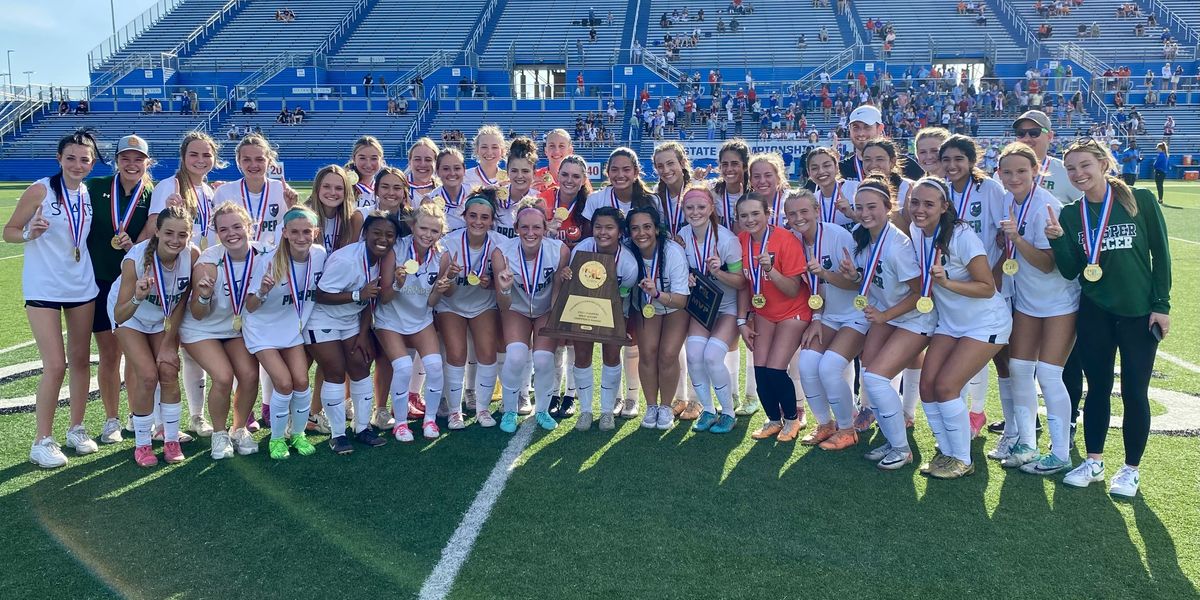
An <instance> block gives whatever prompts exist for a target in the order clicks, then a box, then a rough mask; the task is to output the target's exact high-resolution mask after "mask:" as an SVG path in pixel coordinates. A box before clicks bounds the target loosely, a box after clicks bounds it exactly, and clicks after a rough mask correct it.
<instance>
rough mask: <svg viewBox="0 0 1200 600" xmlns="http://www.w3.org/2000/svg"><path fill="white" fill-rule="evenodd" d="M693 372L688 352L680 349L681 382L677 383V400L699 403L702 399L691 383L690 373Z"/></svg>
mask: <svg viewBox="0 0 1200 600" xmlns="http://www.w3.org/2000/svg"><path fill="white" fill-rule="evenodd" d="M690 370H691V368H690V367H688V364H687V352H685V351H684V349H683V348H680V349H679V380H678V381H676V382H675V398H678V399H679V400H686V401H688V402H699V401H700V397H699V396H697V395H696V389H695V387H693V386H692V385H691V384H690V383H689V382H690V381H691V380H690V379H689V378H688V372H689V371H690Z"/></svg>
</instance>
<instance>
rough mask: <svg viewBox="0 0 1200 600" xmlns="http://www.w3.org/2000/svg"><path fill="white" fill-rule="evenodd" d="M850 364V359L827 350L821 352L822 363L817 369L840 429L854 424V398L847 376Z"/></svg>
mask: <svg viewBox="0 0 1200 600" xmlns="http://www.w3.org/2000/svg"><path fill="white" fill-rule="evenodd" d="M849 365H850V361H848V360H846V359H845V358H844V357H843V356H842V355H840V354H838V353H837V352H833V351H830V350H826V351H825V352H824V353H822V354H821V364H820V367H818V369H817V372H818V373H819V374H820V376H821V385H822V386H824V388H825V398H826V399H827V400H828V401H829V408H830V409H832V410H833V418H834V419H836V420H837V426H838V429H849V428H850V427H851V426H853V425H854V398H853V396H852V395H851V392H850V386H848V385H846V378H845V371H846V368H847V367H848V366H849Z"/></svg>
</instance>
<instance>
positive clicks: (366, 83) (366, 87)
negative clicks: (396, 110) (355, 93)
mask: <svg viewBox="0 0 1200 600" xmlns="http://www.w3.org/2000/svg"><path fill="white" fill-rule="evenodd" d="M374 82H375V78H374V77H372V76H371V73H369V72H368V73H367V74H366V75H363V95H364V96H370V95H371V84H372V83H374Z"/></svg>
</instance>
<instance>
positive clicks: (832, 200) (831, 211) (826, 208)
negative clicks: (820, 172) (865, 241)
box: [813, 179, 859, 262]
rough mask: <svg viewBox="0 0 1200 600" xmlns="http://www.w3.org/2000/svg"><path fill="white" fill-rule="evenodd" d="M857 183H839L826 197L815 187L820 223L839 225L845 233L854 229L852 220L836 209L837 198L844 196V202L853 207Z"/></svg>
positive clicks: (819, 188) (851, 180)
mask: <svg viewBox="0 0 1200 600" xmlns="http://www.w3.org/2000/svg"><path fill="white" fill-rule="evenodd" d="M858 183H859V182H858V181H855V180H853V179H848V180H845V181H839V182H838V183H837V185H835V186H834V189H832V190H830V191H829V195H828V196H826V195H825V193H824V192H822V191H821V187H820V186H817V189H816V191H815V192H813V194H814V195H816V197H817V200H818V201H819V202H820V203H821V222H823V223H833V224H835V225H840V226H841V227H842V228H844V229H845V230H846V231H849V230H851V229H853V228H854V226H855V225H856V223H855V222H854V219H851V218H850V217H847V216H846V215H845V214H843V213H842V211H840V210H838V209H837V200H838V196H845V197H846V202H849V203H850V206H851V207H853V206H855V203H854V194H855V192H857V191H858ZM840 260H841V259H839V262H840Z"/></svg>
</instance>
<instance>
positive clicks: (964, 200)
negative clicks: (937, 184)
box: [950, 181, 971, 221]
mask: <svg viewBox="0 0 1200 600" xmlns="http://www.w3.org/2000/svg"><path fill="white" fill-rule="evenodd" d="M950 197H951V198H953V197H954V186H950ZM970 205H971V182H970V181H968V182H967V187H966V189H964V190H963V193H962V195H961V196H959V197H958V199H957V200H955V202H954V206H955V207H956V208H957V210H958V218H959V219H961V220H963V221H965V220H967V207H968V206H970Z"/></svg>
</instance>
